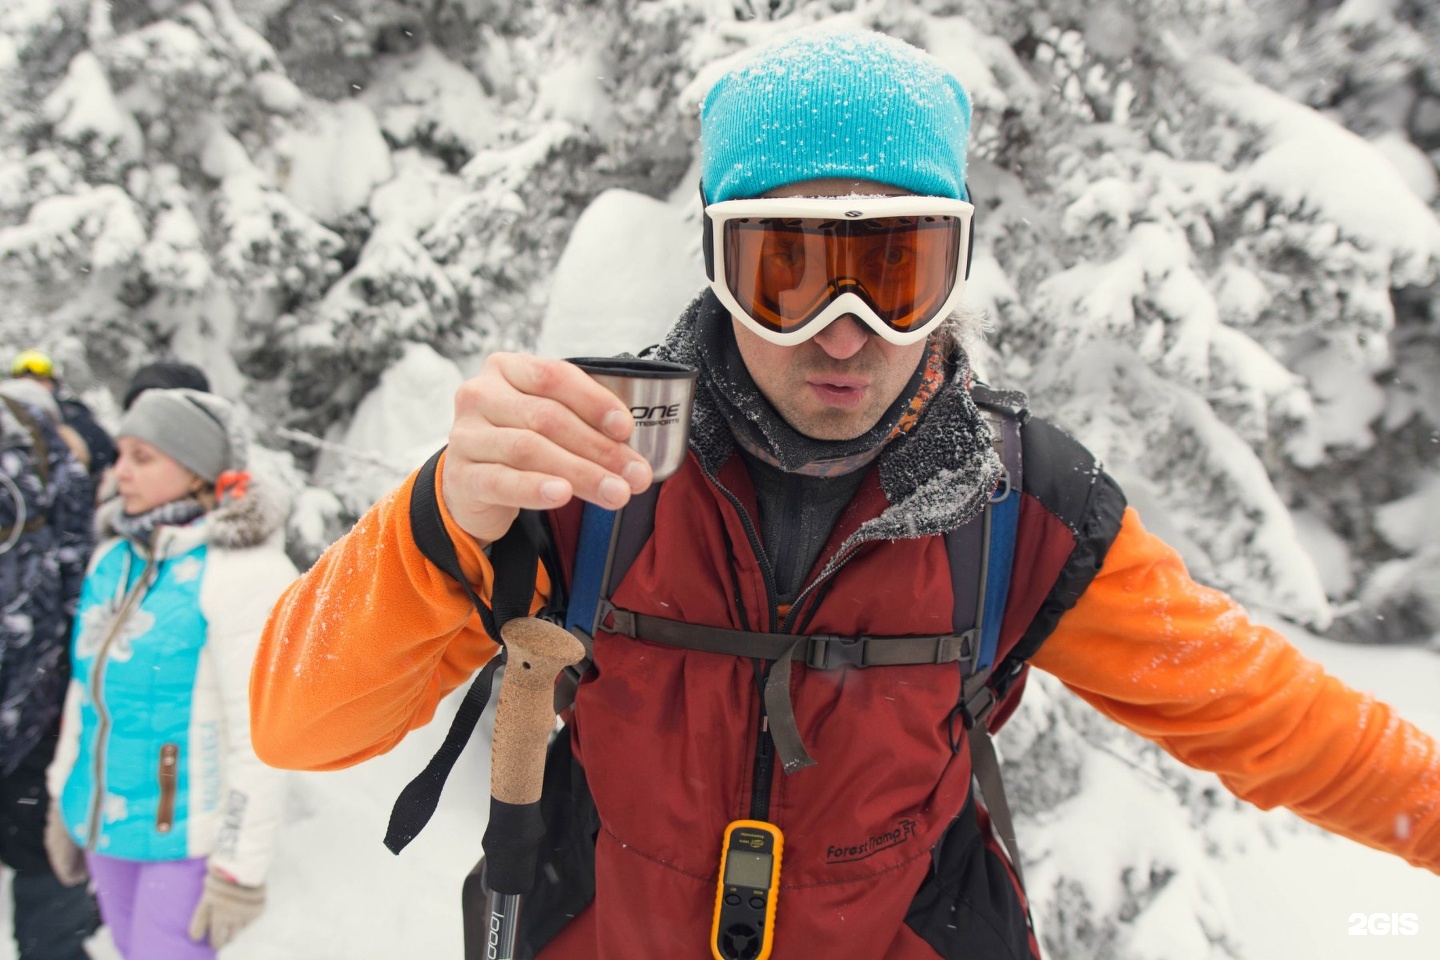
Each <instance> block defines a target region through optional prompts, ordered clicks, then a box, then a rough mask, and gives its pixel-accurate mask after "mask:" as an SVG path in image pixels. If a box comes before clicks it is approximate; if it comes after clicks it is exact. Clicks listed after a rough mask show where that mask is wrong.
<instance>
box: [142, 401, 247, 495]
mask: <svg viewBox="0 0 1440 960" xmlns="http://www.w3.org/2000/svg"><path fill="white" fill-rule="evenodd" d="M116 436H119V437H135V438H136V439H139V440H144V441H145V442H146V443H148V444H150V445H151V446H153V447H155V448H156V449H157V450H159V451H160V452H161V453H164V454H165V455H166V456H168V457H170V458H171V459H172V460H174V461H175V462H177V463H179V464H180V465H181V466H183V467H185V468H186V469H187V470H190V471H191V472H192V473H195V474H196V475H198V476H199V477H201V478H202V479H204V480H206V481H208V482H210V483H214V482H215V480H216V478H217V477H219V476H220V474H222V473H224V472H225V471H227V470H239V469H243V468H244V466H245V454H246V449H245V441H244V437H243V435H242V434H240V433H239V431H238V429H237V426H236V418H235V408H234V407H232V406H231V405H230V403H229V402H228V401H226V400H224V399H222V398H220V397H217V396H215V395H214V394H210V393H201V392H199V391H198V390H162V389H150V390H146V391H145V392H144V393H142V394H140V396H138V397H136V398H135V403H134V404H133V405H132V406H131V407H130V409H129V410H127V411H126V412H125V416H124V417H123V418H122V419H121V420H120V429H119V430H118V431H117V432H116Z"/></svg>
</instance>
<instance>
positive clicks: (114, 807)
mask: <svg viewBox="0 0 1440 960" xmlns="http://www.w3.org/2000/svg"><path fill="white" fill-rule="evenodd" d="M129 813H130V805H129V804H127V803H126V802H125V798H124V797H121V796H117V795H116V794H113V793H107V794H105V822H106V823H116V822H118V821H121V820H124V819H125V818H126V817H127V816H128V815H129Z"/></svg>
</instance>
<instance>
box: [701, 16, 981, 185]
mask: <svg viewBox="0 0 1440 960" xmlns="http://www.w3.org/2000/svg"><path fill="white" fill-rule="evenodd" d="M969 135H970V97H969V95H968V94H966V93H965V88H964V87H962V86H961V85H960V81H959V80H957V79H956V78H955V76H954V75H953V74H951V73H950V71H948V70H946V69H945V68H944V67H943V66H941V65H940V63H939V62H938V61H936V60H935V59H934V58H932V57H930V56H929V55H928V54H926V53H924V52H923V51H921V50H919V49H917V48H915V47H913V46H911V45H910V44H908V43H905V42H903V41H900V40H896V39H894V38H893V37H887V36H884V35H882V34H878V33H867V32H843V33H842V32H832V31H805V32H802V33H799V34H796V35H793V36H791V37H789V38H787V39H784V40H780V41H778V42H776V43H772V44H769V45H767V46H765V47H763V48H761V49H760V50H759V51H758V52H757V53H756V54H755V56H754V57H752V58H750V59H747V60H746V61H744V62H743V63H742V64H740V65H739V66H737V67H735V68H734V69H733V70H731V71H730V72H729V73H727V74H726V75H725V76H723V77H721V78H720V80H719V81H718V82H717V83H716V84H715V86H713V87H711V89H710V93H709V94H708V95H707V96H706V98H705V104H704V106H703V107H702V108H701V111H700V149H701V183H702V185H703V186H704V189H705V199H706V200H707V201H708V202H710V203H718V202H720V201H722V200H734V199H737V198H742V197H758V196H760V195H761V194H763V193H765V192H766V191H769V190H773V189H774V188H776V187H782V186H786V185H788V184H792V183H800V182H803V181H805V180H817V179H822V178H827V177H847V178H852V179H856V180H874V181H877V182H879V183H885V184H889V185H890V186H894V187H899V188H901V189H903V190H908V191H910V192H912V193H917V194H921V195H924V196H934V197H950V198H953V199H964V198H965V197H966V192H965V149H966V141H967V139H968V138H969Z"/></svg>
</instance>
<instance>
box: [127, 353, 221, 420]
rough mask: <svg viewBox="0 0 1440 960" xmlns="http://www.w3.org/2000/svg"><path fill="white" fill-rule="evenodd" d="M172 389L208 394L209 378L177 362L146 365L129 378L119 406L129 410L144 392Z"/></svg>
mask: <svg viewBox="0 0 1440 960" xmlns="http://www.w3.org/2000/svg"><path fill="white" fill-rule="evenodd" d="M174 387H187V388H189V389H191V390H199V391H201V392H202V393H209V392H210V378H209V377H207V376H205V371H204V370H201V369H200V368H199V367H197V366H194V365H193V364H189V363H181V362H180V361H178V360H159V361H156V362H155V363H148V364H146V365H145V366H143V367H141V368H140V369H139V370H136V371H135V376H133V377H131V378H130V385H129V386H128V387H126V388H125V399H124V401H123V402H122V403H121V404H120V406H121V407H122V408H123V409H125V410H129V409H130V405H131V404H132V403H134V402H135V398H136V397H138V396H140V394H142V393H144V392H145V391H146V390H153V389H156V388H159V389H161V390H168V389H172V388H174Z"/></svg>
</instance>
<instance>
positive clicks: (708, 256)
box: [700, 181, 715, 283]
mask: <svg viewBox="0 0 1440 960" xmlns="http://www.w3.org/2000/svg"><path fill="white" fill-rule="evenodd" d="M707 206H709V204H708V203H706V201H705V183H704V181H701V183H700V219H701V220H703V221H704V224H703V226H702V227H701V234H700V249H701V250H703V251H704V253H705V279H706V280H709V281H710V282H712V283H713V282H714V281H715V242H714V241H715V221H713V220H711V219H710V214H708V213H706V212H705V208H706V207H707Z"/></svg>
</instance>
